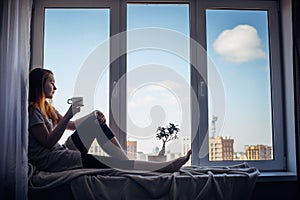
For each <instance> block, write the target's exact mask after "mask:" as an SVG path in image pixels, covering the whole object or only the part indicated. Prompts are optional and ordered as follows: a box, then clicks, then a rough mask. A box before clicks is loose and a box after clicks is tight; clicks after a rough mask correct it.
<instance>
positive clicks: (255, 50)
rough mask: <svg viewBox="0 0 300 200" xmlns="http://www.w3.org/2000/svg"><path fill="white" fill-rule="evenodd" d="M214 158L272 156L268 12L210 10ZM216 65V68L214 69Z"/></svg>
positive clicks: (211, 149) (211, 156)
mask: <svg viewBox="0 0 300 200" xmlns="http://www.w3.org/2000/svg"><path fill="white" fill-rule="evenodd" d="M206 26H207V33H206V35H207V53H208V56H209V58H210V59H211V62H208V89H210V88H214V84H215V83H216V81H217V80H216V79H215V77H216V74H215V73H218V74H219V76H220V78H221V81H222V84H223V88H224V94H225V95H224V98H221V99H216V98H213V96H212V95H209V100H208V102H209V103H208V104H209V105H208V109H209V112H208V113H209V116H208V117H209V160H211V161H220V160H273V145H272V144H273V138H272V135H273V128H272V105H271V78H270V76H271V71H270V70H271V68H270V59H269V38H268V36H269V30H268V27H269V26H268V12H267V11H264V10H213V9H208V10H206ZM212 69H216V70H212Z"/></svg>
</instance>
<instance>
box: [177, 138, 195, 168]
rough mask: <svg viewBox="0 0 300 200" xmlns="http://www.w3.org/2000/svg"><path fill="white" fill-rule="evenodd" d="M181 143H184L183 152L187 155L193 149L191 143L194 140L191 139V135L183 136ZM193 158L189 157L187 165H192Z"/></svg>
mask: <svg viewBox="0 0 300 200" xmlns="http://www.w3.org/2000/svg"><path fill="white" fill-rule="evenodd" d="M181 144H182V150H181V152H182V154H183V155H186V153H187V152H188V151H189V150H190V149H191V146H192V145H191V144H192V141H191V136H183V137H181ZM178 157H179V156H178ZM191 160H192V159H189V161H188V162H187V163H186V164H185V166H189V165H191V163H192V161H191Z"/></svg>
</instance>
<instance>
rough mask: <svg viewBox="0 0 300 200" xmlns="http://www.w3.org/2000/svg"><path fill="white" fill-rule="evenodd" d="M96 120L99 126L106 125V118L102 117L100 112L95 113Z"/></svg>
mask: <svg viewBox="0 0 300 200" xmlns="http://www.w3.org/2000/svg"><path fill="white" fill-rule="evenodd" d="M96 113H97V119H98V121H99V123H100V124H105V123H106V118H105V116H104V114H103V113H102V112H100V111H97V112H96Z"/></svg>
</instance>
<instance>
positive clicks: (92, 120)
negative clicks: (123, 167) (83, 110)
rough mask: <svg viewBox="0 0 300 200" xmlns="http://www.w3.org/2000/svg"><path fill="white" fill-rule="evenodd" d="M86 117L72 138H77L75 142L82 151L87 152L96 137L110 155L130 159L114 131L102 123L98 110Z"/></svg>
mask: <svg viewBox="0 0 300 200" xmlns="http://www.w3.org/2000/svg"><path fill="white" fill-rule="evenodd" d="M84 118H85V119H84V120H81V121H80V124H79V125H78V126H77V127H76V128H77V130H76V131H75V132H74V133H73V135H72V136H71V138H72V140H73V141H74V140H75V141H74V144H75V145H76V147H77V148H78V149H79V150H80V151H81V152H84V153H87V152H88V149H89V147H90V146H91V144H92V142H93V140H94V139H95V138H96V139H97V142H98V143H99V145H100V146H101V148H102V149H103V150H104V151H105V152H106V153H107V154H108V155H110V156H111V157H115V158H118V159H121V160H128V157H127V155H126V153H125V151H124V150H123V148H122V147H121V145H120V143H119V141H118V140H117V138H116V137H115V135H114V133H113V132H112V131H111V129H110V128H109V127H108V126H107V125H106V124H101V122H100V121H99V119H98V118H97V113H96V112H94V114H90V115H89V116H88V117H84Z"/></svg>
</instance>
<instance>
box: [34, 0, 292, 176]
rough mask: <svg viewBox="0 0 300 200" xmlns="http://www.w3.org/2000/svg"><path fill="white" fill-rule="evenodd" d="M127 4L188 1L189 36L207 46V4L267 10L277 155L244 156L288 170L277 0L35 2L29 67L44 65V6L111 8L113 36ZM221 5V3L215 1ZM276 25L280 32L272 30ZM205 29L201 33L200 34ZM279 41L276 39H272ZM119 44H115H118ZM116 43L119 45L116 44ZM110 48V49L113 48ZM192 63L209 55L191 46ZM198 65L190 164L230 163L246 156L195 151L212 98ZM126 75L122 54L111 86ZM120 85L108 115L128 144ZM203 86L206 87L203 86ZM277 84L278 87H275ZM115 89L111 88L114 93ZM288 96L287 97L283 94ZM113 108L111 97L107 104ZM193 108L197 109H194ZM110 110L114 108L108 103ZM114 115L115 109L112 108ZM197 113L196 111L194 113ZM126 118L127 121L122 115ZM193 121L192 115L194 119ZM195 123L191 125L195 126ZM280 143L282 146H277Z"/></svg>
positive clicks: (194, 78)
mask: <svg viewBox="0 0 300 200" xmlns="http://www.w3.org/2000/svg"><path fill="white" fill-rule="evenodd" d="M127 3H157V4H164V3H169V4H179V3H188V4H189V7H190V8H189V9H190V29H191V30H190V37H191V38H192V39H193V40H195V41H197V42H198V43H199V44H200V45H201V46H203V47H205V48H206V24H205V23H206V22H205V21H206V19H205V10H206V9H220V8H223V9H224V8H226V9H264V10H266V9H267V10H269V34H270V35H269V45H270V46H269V49H270V63H271V65H272V67H271V69H272V70H271V73H272V75H271V81H272V89H271V90H272V110H273V114H272V119H273V132H274V136H273V151H274V150H275V149H276V150H275V151H274V160H272V161H270V160H268V161H262V160H259V161H248V160H247V161H246V162H248V163H249V164H250V165H251V166H255V167H257V168H258V169H260V170H262V171H284V170H286V168H287V166H286V152H285V135H284V130H285V126H286V125H285V124H286V121H285V120H284V116H285V113H284V99H283V98H284V97H285V96H284V91H283V89H284V88H283V84H284V83H283V81H284V80H283V77H282V74H283V69H282V62H283V61H282V58H281V56H282V54H281V52H280V42H276V41H281V38H280V34H279V33H280V32H281V30H280V29H279V28H280V27H279V25H280V23H279V16H278V11H279V1H276V0H274V1H272V0H271V1H256V0H254V1H249V0H245V1H236V0H232V1H219V0H199V1H196V0H124V1H113V0H101V1H99V0H84V1H80V0H78V1H71V2H70V1H68V0H46V1H35V4H34V13H33V14H34V18H33V24H32V27H33V29H32V30H33V31H32V38H33V39H32V54H31V66H32V67H35V66H42V65H43V34H44V33H43V30H44V9H45V8H109V9H110V36H113V35H115V34H118V33H121V32H123V31H126V7H127V6H126V5H127ZM216 5H217V6H216ZM274 30H276V31H274ZM199 33H203V34H199ZM274 41H275V42H274ZM114 45H116V44H114ZM115 47H116V46H115ZM117 47H118V48H119V49H120V51H121V52H124V51H122V50H124V49H126V41H120V43H119V44H118V45H117ZM112 51H113V50H112V49H110V53H112ZM190 52H191V55H190V58H191V63H193V61H194V60H195V62H196V63H197V66H206V60H205V59H203V58H201V59H200V58H199V57H198V56H197V49H194V47H191V50H190ZM195 70H200V71H201V74H202V72H203V74H206V67H201V69H194V68H193V67H191V86H192V89H193V90H194V91H195V92H196V94H197V95H198V100H197V102H191V105H192V107H193V106H199V109H200V110H201V113H200V119H204V120H201V123H200V127H199V129H198V130H191V131H192V132H193V131H197V137H196V139H195V140H194V141H193V143H192V149H193V152H196V153H193V155H192V163H193V164H194V165H207V166H208V165H214V166H216V165H232V164H236V163H237V162H243V161H217V162H216V161H208V155H207V158H205V159H198V154H197V152H198V151H199V147H200V144H202V142H204V143H207V146H208V138H206V139H205V133H206V131H207V129H208V100H207V98H208V97H207V95H206V94H207V88H206V87H204V88H202V86H201V83H203V82H204V80H205V79H206V77H199V75H197V73H195ZM125 74H126V55H122V56H121V57H120V58H118V59H117V60H114V61H113V62H111V66H110V88H113V86H114V84H115V83H116V82H117V81H118V80H119V79H120V77H122V76H123V75H125ZM121 87H122V88H118V94H117V97H118V98H116V99H118V100H117V102H116V105H118V106H119V108H117V109H118V110H120V112H119V115H118V116H116V115H114V118H116V117H117V118H118V119H117V120H118V121H119V122H121V124H116V122H115V121H116V120H114V119H113V118H112V117H111V118H110V127H111V128H112V129H113V130H114V132H115V134H116V137H117V138H118V139H119V140H120V143H121V145H122V146H123V147H124V148H125V149H126V133H125V132H124V131H122V130H126V120H124V119H126V107H127V102H126V84H121ZM200 88H202V89H204V90H205V91H204V94H205V95H204V96H203V95H201V94H200V93H202V94H203V91H200ZM275 88H276V89H275ZM111 96H112V91H111V89H110V98H111ZM285 98H286V97H285ZM109 104H110V107H111V102H110V103H109ZM114 105H115V104H114ZM274 108H276V109H274ZM191 110H193V109H191ZM110 112H111V108H110ZM110 116H112V115H111V113H110ZM191 117H192V118H193V113H192V116H191ZM121 119H123V120H121ZM192 121H193V120H192ZM191 127H193V125H192V126H191ZM278 148H279V149H278Z"/></svg>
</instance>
